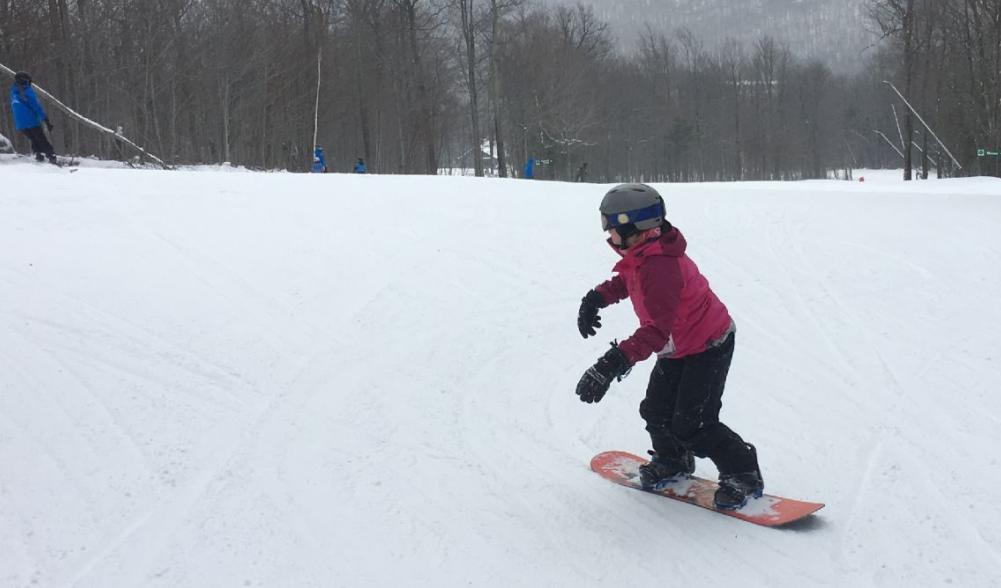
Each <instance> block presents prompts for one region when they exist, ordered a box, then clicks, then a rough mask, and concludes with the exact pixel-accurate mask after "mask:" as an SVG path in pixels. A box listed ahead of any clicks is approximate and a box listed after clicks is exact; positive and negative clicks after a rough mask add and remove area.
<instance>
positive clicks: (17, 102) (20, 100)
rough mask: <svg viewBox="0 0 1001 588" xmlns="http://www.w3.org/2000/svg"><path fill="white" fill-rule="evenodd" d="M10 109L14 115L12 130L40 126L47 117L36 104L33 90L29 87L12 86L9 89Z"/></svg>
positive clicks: (43, 110)
mask: <svg viewBox="0 0 1001 588" xmlns="http://www.w3.org/2000/svg"><path fill="white" fill-rule="evenodd" d="M10 109H11V111H12V112H13V113H14V128H16V129H17V130H19V131H23V130H25V129H32V128H35V127H40V126H42V122H43V121H45V120H46V119H48V118H49V117H48V116H46V115H45V109H44V108H42V105H41V104H40V103H39V102H38V96H36V95H35V89H34V88H32V87H31V86H27V87H25V86H18V85H17V84H14V85H13V86H12V87H11V89H10Z"/></svg>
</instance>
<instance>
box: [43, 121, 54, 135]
mask: <svg viewBox="0 0 1001 588" xmlns="http://www.w3.org/2000/svg"><path fill="white" fill-rule="evenodd" d="M45 128H47V129H49V132H50V133H51V132H52V129H53V128H55V125H53V124H52V121H51V120H49V119H45Z"/></svg>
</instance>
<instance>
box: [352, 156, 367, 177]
mask: <svg viewBox="0 0 1001 588" xmlns="http://www.w3.org/2000/svg"><path fill="white" fill-rule="evenodd" d="M366 172H368V168H366V167H365V160H364V159H362V158H361V157H359V158H358V161H356V162H355V173H356V174H363V173H366Z"/></svg>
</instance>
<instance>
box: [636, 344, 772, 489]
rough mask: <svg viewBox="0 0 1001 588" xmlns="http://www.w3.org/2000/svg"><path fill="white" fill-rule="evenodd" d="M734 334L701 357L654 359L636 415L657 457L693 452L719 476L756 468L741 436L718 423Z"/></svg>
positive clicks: (755, 462) (677, 455)
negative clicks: (716, 470) (655, 362)
mask: <svg viewBox="0 0 1001 588" xmlns="http://www.w3.org/2000/svg"><path fill="white" fill-rule="evenodd" d="M734 336H735V333H731V334H730V336H729V337H727V338H726V339H725V340H724V341H723V343H721V344H720V345H719V346H717V347H712V348H709V349H707V350H705V351H703V352H702V353H697V354H695V355H689V356H687V357H682V358H678V359H658V360H657V365H656V366H654V368H653V373H652V374H650V384H649V385H648V386H647V391H646V398H645V399H644V400H643V402H642V403H640V415H641V416H642V417H643V420H645V421H646V430H647V431H648V432H649V433H650V439H651V440H652V441H653V449H654V451H656V452H657V454H658V455H661V456H663V457H666V458H674V457H681V456H682V455H683V454H684V452H685V451H686V450H687V451H691V452H692V453H694V454H695V455H696V456H698V457H708V458H709V459H711V460H712V461H713V463H715V464H716V468H717V469H718V470H719V471H720V473H721V474H733V473H740V472H749V471H755V470H757V469H758V465H757V460H756V458H755V455H754V453H753V452H752V451H751V449H750V448H749V447H748V446H747V444H746V443H744V440H743V439H741V438H740V435H738V434H737V433H735V432H733V431H732V430H731V429H730V428H729V427H727V426H726V425H724V424H723V423H721V422H719V411H720V407H721V406H722V397H723V387H724V386H725V385H726V375H727V372H728V371H729V370H730V360H731V359H732V358H733V348H734Z"/></svg>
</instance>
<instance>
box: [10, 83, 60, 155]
mask: <svg viewBox="0 0 1001 588" xmlns="http://www.w3.org/2000/svg"><path fill="white" fill-rule="evenodd" d="M10 109H11V111H12V112H13V114H14V128H16V129H17V130H18V131H20V132H21V133H23V134H24V136H25V137H27V138H28V140H29V141H31V151H32V152H33V153H34V154H35V159H37V160H38V161H43V158H46V157H47V158H48V159H49V162H50V163H56V153H55V149H53V148H52V143H50V142H49V138H48V137H46V136H45V131H43V130H42V125H43V124H44V125H45V126H46V127H47V128H48V129H49V132H50V133H51V132H52V122H51V121H49V117H48V116H47V115H46V114H45V109H44V108H42V105H41V104H40V103H39V102H38V96H36V95H35V90H34V88H32V87H31V76H30V75H28V74H27V73H25V72H23V71H21V72H18V73H17V75H15V76H14V85H13V86H12V87H11V89H10Z"/></svg>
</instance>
